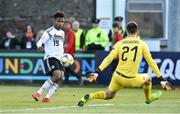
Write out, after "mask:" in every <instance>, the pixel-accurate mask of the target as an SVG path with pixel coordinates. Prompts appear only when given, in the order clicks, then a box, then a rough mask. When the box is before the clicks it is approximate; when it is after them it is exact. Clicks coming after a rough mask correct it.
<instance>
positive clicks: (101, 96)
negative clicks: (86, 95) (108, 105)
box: [90, 91, 106, 100]
mask: <svg viewBox="0 0 180 114" xmlns="http://www.w3.org/2000/svg"><path fill="white" fill-rule="evenodd" d="M105 98H106V92H105V91H99V92H95V93H92V94H90V100H91V99H105Z"/></svg>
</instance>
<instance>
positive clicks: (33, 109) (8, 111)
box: [0, 104, 113, 113]
mask: <svg viewBox="0 0 180 114" xmlns="http://www.w3.org/2000/svg"><path fill="white" fill-rule="evenodd" d="M109 106H113V104H93V105H86V107H109ZM66 108H82V107H78V106H58V107H44V108H25V109H12V110H11V109H9V110H0V113H10V112H11V113H12V112H13V113H16V112H26V111H38V110H54V109H66Z"/></svg>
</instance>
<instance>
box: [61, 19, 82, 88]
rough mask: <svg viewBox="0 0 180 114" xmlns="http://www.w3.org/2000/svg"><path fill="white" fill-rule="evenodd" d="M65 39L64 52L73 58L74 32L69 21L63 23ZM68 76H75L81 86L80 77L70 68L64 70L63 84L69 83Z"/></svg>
mask: <svg viewBox="0 0 180 114" xmlns="http://www.w3.org/2000/svg"><path fill="white" fill-rule="evenodd" d="M65 37H66V40H65V45H64V46H65V49H64V52H65V53H69V54H71V55H72V56H74V53H75V35H74V32H73V31H72V28H71V23H70V22H69V21H67V22H66V23H65ZM70 74H72V75H73V76H76V77H77V78H78V80H79V82H80V85H82V84H83V79H82V76H81V75H80V74H79V73H76V72H75V71H74V69H73V67H72V66H69V67H66V68H65V84H68V83H69V76H70Z"/></svg>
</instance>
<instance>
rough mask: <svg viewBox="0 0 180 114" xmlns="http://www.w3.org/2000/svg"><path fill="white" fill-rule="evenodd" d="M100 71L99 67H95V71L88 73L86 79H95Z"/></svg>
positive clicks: (90, 80) (92, 80)
mask: <svg viewBox="0 0 180 114" xmlns="http://www.w3.org/2000/svg"><path fill="white" fill-rule="evenodd" d="M100 72H101V70H100V69H99V68H97V69H96V70H95V72H93V73H90V74H89V75H88V81H89V82H90V83H91V82H94V81H96V79H97V77H98V75H99V73H100Z"/></svg>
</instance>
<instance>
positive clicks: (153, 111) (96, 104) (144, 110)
mask: <svg viewBox="0 0 180 114" xmlns="http://www.w3.org/2000/svg"><path fill="white" fill-rule="evenodd" d="M38 88H39V87H31V86H4V85H3V86H2V85H0V114H10V113H13V114H17V113H20V114H23V113H26V114H30V113H34V114H38V113H41V114H43V113H45V114H48V113H49V114H51V113H60V114H70V113H71V114H115V113H116V114H122V113H123V114H159V113H161V114H173V113H177V114H180V91H170V92H166V91H163V90H162V91H163V95H162V97H161V98H160V99H159V100H158V101H155V102H153V103H151V104H145V103H144V93H143V89H123V90H120V91H119V92H118V93H117V95H116V97H115V98H114V99H113V100H94V101H91V102H89V103H88V104H87V105H86V106H85V107H77V106H76V104H77V102H78V101H79V100H80V98H81V97H82V96H83V95H84V94H86V93H92V92H96V91H99V90H105V87H104V88H102V87H63V88H60V89H59V90H58V91H57V93H56V95H54V96H53V97H52V101H51V102H50V103H48V104H45V103H41V102H35V101H34V99H32V97H31V95H32V93H33V92H35V91H36V90H37V89H38ZM153 91H158V89H154V90H153Z"/></svg>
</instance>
